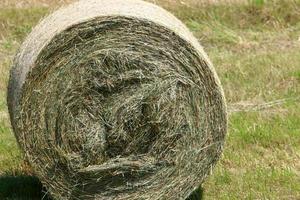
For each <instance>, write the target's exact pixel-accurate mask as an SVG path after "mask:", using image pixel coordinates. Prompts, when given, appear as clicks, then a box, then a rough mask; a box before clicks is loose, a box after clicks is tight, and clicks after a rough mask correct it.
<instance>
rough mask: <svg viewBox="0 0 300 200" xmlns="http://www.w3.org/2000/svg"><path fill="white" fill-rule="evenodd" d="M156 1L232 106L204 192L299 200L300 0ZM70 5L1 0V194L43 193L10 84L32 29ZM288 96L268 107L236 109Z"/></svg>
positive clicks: (29, 195) (210, 195) (44, 0)
mask: <svg viewBox="0 0 300 200" xmlns="http://www.w3.org/2000/svg"><path fill="white" fill-rule="evenodd" d="M69 2H70V1H69ZM152 2H155V3H157V4H160V5H162V6H163V7H165V8H166V9H167V10H169V11H171V12H172V13H174V14H175V15H176V16H177V17H179V18H180V19H181V20H182V21H183V22H184V23H185V24H186V25H187V26H188V27H189V28H190V29H191V30H192V31H193V33H194V34H195V36H196V37H197V38H198V39H199V41H200V42H201V44H202V45H203V46H204V49H205V51H206V52H207V53H208V55H209V57H210V58H211V60H212V62H213V63H214V65H215V68H216V70H217V73H218V75H219V77H220V79H221V82H222V84H223V87H224V90H225V94H226V98H227V101H228V105H229V107H230V109H231V111H232V112H231V113H230V116H229V121H230V122H229V134H228V137H227V142H226V147H225V152H224V155H223V157H222V159H221V161H220V162H219V163H218V165H217V167H216V169H215V170H214V171H213V174H212V175H211V176H210V177H209V178H208V180H207V181H206V182H205V184H204V185H203V188H204V195H203V198H204V199H228V200H231V199H292V200H293V199H295V200H297V199H300V1H299V0H289V1H288V0H285V1H284V0H281V1H279V0H272V1H271V0H270V1H263V0H254V1H225V0H224V1H209V3H203V2H204V1H197V0H190V1H188V0H186V1H184V0H182V1H168V0H160V1H159V0H157V1H152ZM229 2H230V3H229ZM65 3H67V1H59V0H56V1H50V0H27V1H16V0H12V1H11V0H9V1H6V0H1V2H0V74H1V76H0V199H4V198H6V197H8V196H10V197H12V198H15V199H26V198H27V199H39V198H41V196H42V195H43V194H42V193H41V188H42V186H41V185H40V184H39V182H38V181H37V179H35V178H34V177H28V176H31V175H33V174H32V172H31V170H30V167H29V166H28V165H27V164H26V163H25V162H24V161H23V156H22V154H21V152H20V151H19V149H18V146H17V143H16V140H15V138H14V135H13V133H12V130H11V127H10V122H9V117H8V112H7V106H6V88H7V80H8V77H9V68H10V65H11V63H12V59H13V56H14V54H15V53H16V51H17V49H18V47H19V46H20V44H21V43H22V41H23V40H24V38H25V37H26V35H27V34H28V33H29V32H30V30H31V28H32V27H33V26H34V25H35V24H37V23H38V22H39V20H40V19H41V18H43V17H44V16H45V15H47V14H48V13H50V12H51V11H53V10H54V8H56V7H59V6H61V5H63V4H65ZM282 99H283V101H280V104H279V105H276V106H273V107H271V108H268V109H262V110H259V109H258V110H251V109H250V110H247V111H243V109H242V110H241V111H239V112H236V111H235V112H233V111H234V110H236V108H245V107H246V108H248V107H249V106H250V107H251V106H252V105H262V104H264V103H266V102H272V101H276V100H282ZM21 197H23V198H21Z"/></svg>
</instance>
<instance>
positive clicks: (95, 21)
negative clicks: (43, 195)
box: [8, 0, 227, 200]
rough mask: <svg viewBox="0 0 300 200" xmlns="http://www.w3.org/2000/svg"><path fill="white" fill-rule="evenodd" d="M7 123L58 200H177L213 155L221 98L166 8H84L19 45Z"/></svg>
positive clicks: (72, 9)
mask: <svg viewBox="0 0 300 200" xmlns="http://www.w3.org/2000/svg"><path fill="white" fill-rule="evenodd" d="M8 105H9V110H10V115H11V121H12V125H13V129H14V132H15V135H16V138H17V140H18V142H19V144H20V147H21V148H22V149H23V150H24V153H25V155H26V158H27V159H28V161H29V162H30V164H31V165H32V167H33V169H34V171H35V173H36V174H37V176H38V177H39V178H40V179H41V181H42V182H43V184H44V185H45V186H46V187H47V189H48V190H49V192H50V194H51V195H52V196H53V197H54V198H56V199H118V200H121V199H124V200H125V199H130V200H132V199H151V200H152V199H184V198H186V197H187V196H188V195H189V194H190V193H191V192H192V191H193V190H194V189H195V188H196V187H197V186H199V184H200V183H202V182H203V180H204V178H205V177H206V176H207V175H208V174H209V173H210V171H211V168H212V167H213V166H214V165H215V163H216V162H217V160H218V159H219V157H220V154H221V151H222V147H223V143H224V137H225V133H226V127H227V113H226V106H225V100H224V95H223V91H222V88H221V85H220V83H219V80H218V77H217V75H216V73H215V71H214V69H213V66H212V64H211V63H210V61H209V59H208V58H207V55H206V54H205V53H204V51H203V50H202V48H201V46H200V45H199V43H198V42H197V40H196V39H195V38H194V37H193V36H192V34H191V33H190V32H189V31H188V29H187V28H186V27H185V26H184V25H183V24H182V23H181V22H180V21H179V20H178V19H176V18H175V17H174V16H173V15H171V14H169V13H168V12H167V11H165V10H163V9H162V8H159V7H158V6H155V5H152V4H150V3H146V2H143V1H139V0H87V1H86V0H84V1H79V2H77V3H74V4H72V5H70V6H68V7H66V8H62V9H60V10H58V11H57V12H55V13H53V14H51V15H50V16H49V17H47V18H45V19H44V20H43V21H41V22H40V24H39V25H38V26H37V27H36V28H35V29H34V30H33V31H32V33H31V34H30V35H29V36H28V38H27V39H26V41H25V42H24V44H23V45H22V47H21V48H20V50H19V52H18V54H17V56H16V58H15V61H14V65H13V68H12V71H11V77H10V82H9V93H8Z"/></svg>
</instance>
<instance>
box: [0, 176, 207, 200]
mask: <svg viewBox="0 0 300 200" xmlns="http://www.w3.org/2000/svg"><path fill="white" fill-rule="evenodd" d="M202 195H203V189H202V188H201V187H199V188H198V189H197V190H195V191H194V192H193V193H192V194H191V195H190V196H189V197H188V198H187V199H186V200H202ZM0 199H6V200H41V199H43V200H52V199H51V198H50V197H49V196H48V195H47V192H46V189H45V188H44V187H43V185H42V183H41V182H40V181H39V179H38V178H37V177H34V176H26V175H19V176H12V175H4V176H0Z"/></svg>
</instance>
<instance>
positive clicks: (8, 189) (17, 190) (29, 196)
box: [0, 175, 50, 200]
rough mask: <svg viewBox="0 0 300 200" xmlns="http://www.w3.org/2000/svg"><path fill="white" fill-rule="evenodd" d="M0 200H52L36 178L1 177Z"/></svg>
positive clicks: (22, 176)
mask: <svg viewBox="0 0 300 200" xmlns="http://www.w3.org/2000/svg"><path fill="white" fill-rule="evenodd" d="M0 199H7V200H40V199H43V200H50V198H49V197H47V195H46V194H45V188H43V186H42V183H41V182H40V181H39V179H38V178H37V177H34V176H25V175H20V176H11V175H4V176H0Z"/></svg>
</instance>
